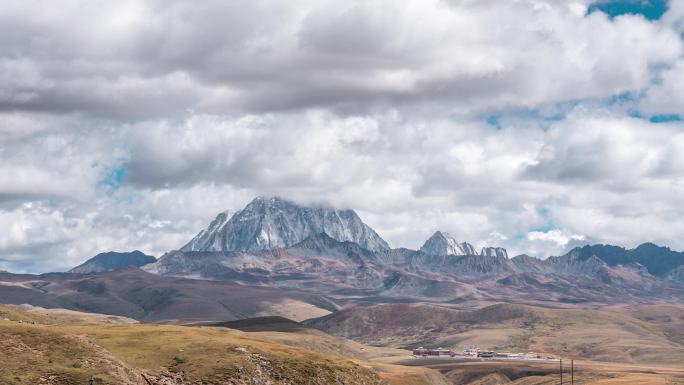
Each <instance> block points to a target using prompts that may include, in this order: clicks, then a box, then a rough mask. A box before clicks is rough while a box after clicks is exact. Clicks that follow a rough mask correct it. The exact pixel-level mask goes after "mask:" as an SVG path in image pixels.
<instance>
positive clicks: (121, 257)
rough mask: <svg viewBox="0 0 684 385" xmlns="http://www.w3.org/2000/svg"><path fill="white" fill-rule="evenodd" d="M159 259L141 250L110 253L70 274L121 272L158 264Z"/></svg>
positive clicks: (91, 259) (71, 271)
mask: <svg viewBox="0 0 684 385" xmlns="http://www.w3.org/2000/svg"><path fill="white" fill-rule="evenodd" d="M156 261H157V259H156V258H155V257H153V256H151V255H146V254H144V253H142V252H141V251H139V250H134V251H131V252H127V253H126V252H124V253H118V252H115V251H109V252H106V253H100V254H98V255H96V256H94V257H92V258H90V259H89V260H87V261H85V262H83V263H82V264H80V265H78V266H76V267H74V268H73V269H71V270H69V272H70V273H82V274H83V273H99V272H104V271H113V270H119V269H123V268H126V267H141V266H144V265H147V264H149V263H154V262H156Z"/></svg>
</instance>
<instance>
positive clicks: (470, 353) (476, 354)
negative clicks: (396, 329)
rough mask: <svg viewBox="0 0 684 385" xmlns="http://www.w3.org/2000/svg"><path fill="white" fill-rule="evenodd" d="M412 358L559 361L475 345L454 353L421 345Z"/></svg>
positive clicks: (534, 354)
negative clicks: (483, 348) (482, 348)
mask: <svg viewBox="0 0 684 385" xmlns="http://www.w3.org/2000/svg"><path fill="white" fill-rule="evenodd" d="M413 358H453V359H478V360H479V359H485V360H493V359H496V360H526V361H529V360H536V361H559V359H558V358H556V357H551V356H547V357H543V356H542V355H541V354H538V353H534V352H527V353H511V352H496V351H494V350H480V349H478V348H477V347H475V346H470V347H468V348H467V349H465V350H464V351H463V352H462V353H460V354H459V353H456V352H454V351H453V350H451V349H445V348H441V347H440V348H437V349H426V348H423V347H420V348H417V349H414V350H413Z"/></svg>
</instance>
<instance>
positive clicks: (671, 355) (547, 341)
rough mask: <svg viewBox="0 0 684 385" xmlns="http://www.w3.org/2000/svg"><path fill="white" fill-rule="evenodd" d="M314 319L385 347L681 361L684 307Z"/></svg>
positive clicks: (371, 310) (427, 311) (367, 312)
mask: <svg viewBox="0 0 684 385" xmlns="http://www.w3.org/2000/svg"><path fill="white" fill-rule="evenodd" d="M313 324H314V325H315V326H317V327H320V328H322V330H324V331H326V332H327V333H330V334H334V335H338V336H341V337H345V338H351V339H354V340H356V341H359V342H362V343H366V344H371V345H374V346H385V347H395V348H398V347H402V348H403V347H407V346H408V347H412V346H416V345H425V346H431V347H437V346H444V347H449V348H454V349H457V350H462V349H464V348H465V347H467V346H469V345H476V346H479V347H480V348H492V349H496V350H507V351H523V352H524V351H536V352H542V353H547V354H551V355H560V356H564V357H568V358H570V357H572V358H581V359H591V360H598V361H608V362H624V363H650V364H665V365H678V364H681V362H684V308H681V307H675V306H669V305H650V306H639V307H631V308H620V307H613V308H604V309H600V310H594V309H547V308H539V307H532V306H524V305H495V306H491V307H487V308H484V309H480V310H477V311H470V312H463V311H458V310H453V309H448V308H444V307H437V306H432V305H379V306H372V307H366V308H353V309H349V310H345V311H342V312H339V313H336V314H333V315H331V316H328V317H324V318H323V319H320V320H315V321H313Z"/></svg>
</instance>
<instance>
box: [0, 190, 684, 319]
mask: <svg viewBox="0 0 684 385" xmlns="http://www.w3.org/2000/svg"><path fill="white" fill-rule="evenodd" d="M131 269H133V270H131ZM139 269H142V270H143V271H144V272H143V271H140V270H139ZM132 271H138V272H140V274H143V275H142V276H138V275H135V274H133V273H131V272H132ZM107 272H110V273H107ZM145 272H146V273H145ZM148 273H151V274H148ZM108 274H109V275H108ZM111 274H114V275H111ZM132 274H133V275H132ZM3 277H4V278H3V279H0V281H1V282H0V302H6V303H22V302H21V301H26V302H27V303H32V304H36V305H41V306H48V305H50V306H53V305H54V306H58V305H59V306H63V307H67V308H74V309H83V310H88V311H102V312H105V313H106V312H107V311H106V309H105V310H104V311H103V309H101V308H100V306H107V305H106V304H107V303H108V301H109V300H112V301H114V302H113V303H120V302H121V301H122V300H123V301H124V303H125V305H123V304H120V305H116V306H120V308H121V309H122V310H120V311H117V314H123V315H127V316H130V315H136V318H138V319H148V318H149V319H160V318H164V317H171V315H172V314H173V313H174V312H175V313H184V312H185V310H179V309H184V308H185V306H190V307H193V308H195V307H194V306H191V305H189V303H190V302H188V298H215V299H216V300H212V301H210V302H211V304H210V305H209V304H207V305H206V308H208V309H219V310H210V313H212V314H223V316H222V317H218V318H219V319H227V318H231V317H229V316H228V315H227V314H233V315H235V314H238V313H231V312H230V311H228V312H227V313H226V312H223V311H222V310H220V309H222V308H224V305H223V304H227V303H228V302H226V301H228V300H227V299H226V298H223V297H222V295H220V294H215V292H216V291H221V290H223V289H224V288H223V287H222V286H220V285H219V286H217V285H218V283H217V281H226V284H230V285H233V286H231V287H253V288H263V290H266V289H269V290H272V291H270V292H267V293H270V294H264V296H260V297H259V298H262V299H263V298H265V297H268V296H269V295H271V296H273V298H280V299H278V300H277V301H276V302H278V303H280V302H288V301H291V299H287V298H283V297H282V295H281V296H278V295H276V293H279V291H280V290H282V289H287V290H294V292H297V293H304V294H302V295H303V296H304V297H305V298H309V297H307V296H309V295H315V296H316V295H319V296H324V297H325V298H328V300H330V299H331V298H332V299H334V301H337V302H338V303H339V305H340V306H344V304H345V303H350V301H351V302H353V303H358V302H371V303H378V302H381V303H382V302H390V303H392V302H396V301H409V302H410V301H437V302H444V301H447V302H449V303H461V304H467V303H472V304H476V303H480V302H482V301H485V302H491V301H503V302H511V301H513V302H517V303H529V304H548V303H556V304H577V303H583V304H606V303H607V304H612V303H633V302H642V303H643V302H652V301H654V300H655V301H666V302H681V300H682V299H683V298H684V253H680V252H676V251H672V250H670V249H669V248H667V247H660V246H657V245H654V244H650V243H647V244H643V245H640V246H639V247H637V248H635V249H625V248H621V247H617V246H609V245H593V246H584V247H578V248H575V249H573V250H571V251H570V252H568V253H567V254H565V255H562V256H556V257H550V258H548V259H546V260H541V259H538V258H535V257H530V256H527V255H518V256H515V257H513V258H509V257H508V253H507V251H506V250H505V249H503V248H500V247H484V248H482V249H480V251H479V252H478V251H476V250H475V248H474V247H473V246H472V244H470V243H468V242H459V241H456V240H455V239H454V237H452V236H451V235H449V234H448V233H445V232H441V231H437V232H435V233H434V234H433V235H432V236H431V237H430V238H429V239H428V240H426V241H425V243H424V244H423V246H422V247H421V248H420V249H419V250H411V249H406V248H396V249H393V248H391V247H390V246H389V245H388V243H387V242H386V241H384V240H383V239H382V238H381V237H380V236H379V235H378V234H377V233H376V232H375V231H374V230H373V229H372V228H370V227H369V226H368V225H367V224H365V223H364V222H363V221H362V220H361V219H360V218H359V216H358V215H357V214H356V213H355V212H354V211H353V210H339V209H334V208H329V207H324V206H302V205H299V204H297V203H294V202H290V201H287V200H284V199H280V198H256V199H254V200H253V201H252V202H251V203H249V204H248V205H247V206H246V207H245V208H244V209H242V210H240V211H237V212H235V213H234V214H233V215H232V216H231V215H229V213H227V212H224V213H221V214H219V215H218V216H217V218H216V219H215V220H214V221H212V222H211V223H210V225H209V226H208V227H207V228H206V229H204V230H202V231H201V232H200V233H199V234H198V235H197V236H196V237H195V238H193V239H192V240H191V241H190V242H188V243H187V244H186V245H185V246H183V247H182V248H181V249H180V250H173V251H169V252H167V253H165V254H164V255H162V256H161V257H160V258H159V259H158V260H155V258H154V257H152V256H147V255H144V254H143V253H141V252H139V251H135V252H132V253H103V254H99V255H97V256H95V257H94V258H92V259H90V260H88V261H86V262H85V263H83V264H82V265H79V266H77V267H75V268H74V269H72V270H71V271H70V273H69V274H66V275H65V274H63V273H53V274H47V275H41V276H26V277H24V276H16V275H13V274H10V273H4V274H3ZM116 277H118V278H116ZM132 277H136V278H135V279H132ZM179 279H180V280H179ZM102 280H104V281H102ZM117 280H119V281H121V282H122V285H124V283H125V285H128V284H129V283H131V285H132V286H135V287H137V288H138V289H136V290H134V291H132V292H131V291H125V292H121V290H124V288H123V287H117V286H116V285H114V284H111V282H115V281H117ZM97 282H100V283H97ZM102 282H110V283H102ZM126 282H127V283H126ZM132 282H135V284H133V283H132ZM181 282H182V283H183V284H182V285H180V283H181ZM187 282H193V283H192V284H189V283H187ZM175 285H180V286H182V287H183V289H178V288H177V287H176V286H175ZM241 285H242V286H241ZM129 286H130V285H129ZM160 286H162V287H164V289H162V290H160V289H158V288H159V287H160ZM74 288H76V289H74ZM145 288H147V289H145ZM126 290H128V289H126ZM231 290H232V289H231ZM250 290H251V289H250ZM255 290H257V289H255ZM259 290H262V289H258V290H257V291H259ZM259 292H260V291H259ZM189 293H204V294H200V295H196V294H189ZM298 298H299V297H298ZM316 298H318V297H316ZM17 301H19V302H17ZM297 301H299V302H302V301H300V300H297ZM315 301H319V300H315ZM315 301H314V302H315ZM326 301H327V300H326ZM205 302H206V301H205ZM304 302H306V303H312V301H308V302H307V301H304ZM178 304H186V305H178ZM112 306H113V305H112ZM177 306H181V308H178V307H177ZM233 306H234V305H230V308H232V307H233ZM307 306H308V305H307ZM336 306H337V305H336ZM169 307H171V308H172V309H175V310H173V311H171V310H168V311H167V310H164V309H167V308H169ZM300 307H301V306H300ZM222 312H223V313H222ZM239 313H240V314H244V313H246V312H244V311H240V312H239ZM252 313H254V314H262V313H263V314H268V313H266V312H264V311H256V310H254V311H252ZM155 314H156V315H155ZM235 317H236V318H240V317H238V316H235Z"/></svg>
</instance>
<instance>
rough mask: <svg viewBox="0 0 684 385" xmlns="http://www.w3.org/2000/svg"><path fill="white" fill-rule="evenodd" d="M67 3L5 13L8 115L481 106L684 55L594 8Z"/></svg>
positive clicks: (524, 99) (596, 84) (601, 81)
mask: <svg viewBox="0 0 684 385" xmlns="http://www.w3.org/2000/svg"><path fill="white" fill-rule="evenodd" d="M78 4H80V3H78ZM61 5H62V6H60V7H57V6H55V7H40V8H37V7H36V6H35V3H31V2H19V1H11V2H7V3H5V4H3V6H2V9H0V11H1V13H2V15H4V18H3V19H2V24H0V25H3V28H4V29H5V31H4V32H5V33H3V35H4V36H7V37H6V38H5V39H4V40H3V41H2V42H0V44H1V48H3V50H2V52H3V53H4V54H3V55H2V56H1V57H0V84H1V85H2V87H0V89H1V90H2V91H1V92H0V109H2V110H5V111H40V112H48V113H62V114H71V113H79V114H87V115H91V116H95V117H101V118H107V119H116V120H127V121H131V120H138V119H151V118H159V117H163V118H170V117H173V116H176V117H177V116H182V114H183V113H184V112H186V111H189V110H190V111H204V112H207V113H218V112H225V111H234V112H239V113H243V112H252V113H260V112H266V111H284V110H293V109H307V108H332V109H335V110H337V111H351V112H354V113H358V112H359V111H372V110H374V109H377V108H382V109H385V108H391V107H392V106H400V107H401V108H418V109H430V110H436V111H441V112H456V113H471V112H473V111H478V110H487V109H500V108H507V107H531V106H535V105H538V104H540V103H554V102H560V101H566V100H576V99H582V98H588V97H606V96H610V95H612V94H615V93H619V92H623V91H632V90H639V89H642V88H643V87H645V86H646V85H647V84H648V82H649V81H650V77H651V73H650V71H649V69H650V68H651V67H653V66H656V65H660V64H663V63H669V62H671V61H673V60H674V59H676V57H677V56H679V55H680V54H681V50H682V47H681V40H680V39H679V38H678V36H677V34H676V33H674V32H673V31H672V30H670V29H667V28H662V27H661V26H659V25H655V24H653V23H649V22H648V21H647V20H645V19H643V18H641V17H637V16H624V17H620V18H617V19H615V20H611V19H609V18H608V17H607V16H606V15H604V14H602V13H599V12H597V13H592V14H590V15H588V16H586V15H585V12H577V8H578V7H579V8H580V9H585V8H584V7H586V6H585V5H582V4H581V3H570V4H565V3H562V2H561V3H558V2H534V1H531V0H530V1H521V2H504V3H502V2H491V1H484V2H473V1H465V0H464V1H452V2H449V3H445V2H441V1H437V0H429V1H410V2H407V3H406V2H404V3H397V2H393V1H373V2H361V1H350V2H336V1H332V0H327V1H315V2H313V1H292V2H287V3H282V2H252V1H238V2H231V3H230V4H227V3H223V2H204V3H203V4H201V5H198V4H190V3H187V2H178V1H164V2H158V1H148V2H129V1H122V2H117V3H112V4H99V3H98V4H96V3H91V4H88V5H85V6H82V5H78V6H77V3H76V2H73V1H64V2H63V3H62V4H61ZM264 20H268V23H265V22H263V21H264ZM502 20H504V21H505V22H501V21H502ZM10 31H11V33H10Z"/></svg>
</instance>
